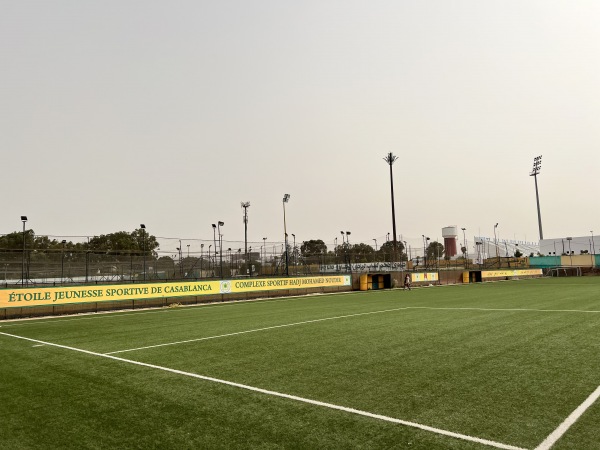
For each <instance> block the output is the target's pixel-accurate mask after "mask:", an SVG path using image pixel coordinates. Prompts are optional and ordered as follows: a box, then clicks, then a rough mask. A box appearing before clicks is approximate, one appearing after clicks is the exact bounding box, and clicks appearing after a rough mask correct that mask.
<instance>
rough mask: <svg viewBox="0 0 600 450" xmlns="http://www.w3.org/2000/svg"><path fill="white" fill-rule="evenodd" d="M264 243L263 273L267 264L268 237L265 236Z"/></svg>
mask: <svg viewBox="0 0 600 450" xmlns="http://www.w3.org/2000/svg"><path fill="white" fill-rule="evenodd" d="M263 245H264V246H265V259H264V261H263V263H262V273H263V275H264V274H265V265H266V264H267V238H266V237H264V238H263Z"/></svg>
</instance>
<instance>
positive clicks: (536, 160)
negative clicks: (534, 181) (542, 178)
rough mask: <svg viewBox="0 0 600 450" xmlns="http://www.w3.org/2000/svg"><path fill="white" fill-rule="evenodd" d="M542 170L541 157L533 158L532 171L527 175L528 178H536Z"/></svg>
mask: <svg viewBox="0 0 600 450" xmlns="http://www.w3.org/2000/svg"><path fill="white" fill-rule="evenodd" d="M540 170H542V155H540V156H536V157H535V158H533V169H532V171H531V173H530V174H529V176H530V177H533V176H536V175H538V174H539V173H540Z"/></svg>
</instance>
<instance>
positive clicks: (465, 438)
mask: <svg viewBox="0 0 600 450" xmlns="http://www.w3.org/2000/svg"><path fill="white" fill-rule="evenodd" d="M0 335H4V336H9V337H13V338H17V339H23V340H26V341H31V342H37V343H40V344H45V345H50V346H52V347H57V348H62V349H66V350H72V351H75V352H79V353H85V354H87V355H92V356H98V357H101V358H108V359H112V360H115V361H121V362H125V363H128V364H134V365H136V366H142V367H148V368H150V369H157V370H162V371H165V372H170V373H174V374H177V375H184V376H187V377H192V378H197V379H199V380H204V381H212V382H213V383H219V384H224V385H227V386H231V387H236V388H240V389H245V390H248V391H252V392H258V393H261V394H266V395H271V396H274V397H279V398H285V399H288V400H294V401H297V402H302V403H307V404H310V405H315V406H322V407H324V408H329V409H334V410H337V411H343V412H347V413H351V414H356V415H359V416H364V417H370V418H372V419H378V420H382V421H385V422H391V423H396V424H399V425H404V426H407V427H412V428H418V429H420V430H423V431H428V432H431V433H435V434H440V435H443V436H449V437H453V438H456V439H461V440H463V441H470V442H476V443H478V444H483V445H487V446H490V447H495V448H500V449H504V450H526V449H524V448H522V447H515V446H513V445H508V444H503V443H501V442H495V441H490V440H488V439H482V438H478V437H475V436H469V435H467V434H460V433H454V432H453V431H448V430H443V429H441V428H434V427H430V426H428V425H422V424H420V423H416V422H409V421H406V420H401V419H396V418H394V417H389V416H383V415H380V414H374V413H370V412H368V411H361V410H359V409H354V408H347V407H345V406H340V405H334V404H332V403H325V402H321V401H318V400H312V399H310V398H304V397H298V396H296V395H290V394H284V393H281V392H277V391H269V390H267V389H262V388H257V387H254V386H248V385H246V384H240V383H235V382H233V381H227V380H221V379H219V378H213V377H207V376H205V375H199V374H196V373H191V372H184V371H182V370H177V369H171V368H169V367H163V366H157V365H154V364H148V363H143V362H140V361H134V360H131V359H125V358H120V357H118V356H112V355H106V354H102V353H96V352H92V351H89V350H83V349H80V348H76V347H69V346H66V345H60V344H54V343H52V342H45V341H40V340H38V339H32V338H27V337H23V336H18V335H15V334H9V333H2V332H0Z"/></svg>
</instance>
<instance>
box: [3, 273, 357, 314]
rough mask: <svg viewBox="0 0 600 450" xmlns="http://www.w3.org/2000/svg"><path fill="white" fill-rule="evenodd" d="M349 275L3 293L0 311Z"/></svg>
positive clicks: (344, 282)
mask: <svg viewBox="0 0 600 450" xmlns="http://www.w3.org/2000/svg"><path fill="white" fill-rule="evenodd" d="M351 285H352V280H351V277H350V276H349V275H335V276H322V277H321V276H319V277H302V278H265V279H263V278H260V279H252V278H244V279H239V280H219V281H186V282H173V283H145V284H120V285H99V286H97V285H94V286H69V287H52V288H25V289H0V308H12V307H23V306H43V305H61V304H68V303H90V302H103V301H120V300H148V299H156V298H172V297H187V296H197V295H220V294H229V293H236V292H256V291H271V290H281V289H307V288H318V287H336V286H351Z"/></svg>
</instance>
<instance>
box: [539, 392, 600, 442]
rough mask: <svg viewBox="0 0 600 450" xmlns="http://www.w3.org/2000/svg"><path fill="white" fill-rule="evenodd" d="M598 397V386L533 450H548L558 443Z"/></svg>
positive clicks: (599, 393)
mask: <svg viewBox="0 0 600 450" xmlns="http://www.w3.org/2000/svg"><path fill="white" fill-rule="evenodd" d="M598 397H600V386H598V387H597V388H596V390H595V391H594V392H592V393H591V394H590V396H589V397H588V398H586V399H585V401H584V402H583V403H582V404H581V405H579V406H578V407H577V409H575V411H573V412H572V413H571V415H569V417H567V418H566V419H565V420H564V422H563V423H561V424H560V425H559V426H558V428H557V429H556V430H554V431H553V432H552V433H551V434H550V435H549V436H548V437H547V438H546V439H544V442H542V443H541V444H540V445H538V446H537V447H536V448H535V450H548V449H549V448H550V447H552V446H553V445H554V444H555V443H556V441H558V440H559V439H560V438H561V437H562V436H563V434H565V433H566V432H567V430H568V429H569V428H571V426H572V425H573V424H574V423H575V422H577V419H579V418H580V417H581V416H582V415H583V413H584V412H586V410H587V409H588V408H589V407H590V406H592V404H593V403H594V402H595V401H596V400H598Z"/></svg>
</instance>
